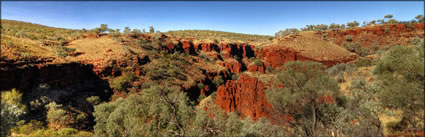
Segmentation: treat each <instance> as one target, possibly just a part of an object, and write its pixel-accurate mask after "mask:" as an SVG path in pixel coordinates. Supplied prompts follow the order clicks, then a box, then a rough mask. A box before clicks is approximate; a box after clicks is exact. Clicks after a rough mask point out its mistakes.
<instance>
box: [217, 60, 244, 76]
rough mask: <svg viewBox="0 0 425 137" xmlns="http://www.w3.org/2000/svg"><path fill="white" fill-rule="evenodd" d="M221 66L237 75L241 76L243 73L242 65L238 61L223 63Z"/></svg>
mask: <svg viewBox="0 0 425 137" xmlns="http://www.w3.org/2000/svg"><path fill="white" fill-rule="evenodd" d="M220 65H221V66H223V67H225V68H226V70H228V71H230V72H232V73H235V74H239V73H240V72H242V64H241V63H239V62H237V61H232V62H222V63H220Z"/></svg>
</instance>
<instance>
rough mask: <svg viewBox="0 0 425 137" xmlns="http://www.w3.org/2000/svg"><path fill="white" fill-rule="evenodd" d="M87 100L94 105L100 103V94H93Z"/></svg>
mask: <svg viewBox="0 0 425 137" xmlns="http://www.w3.org/2000/svg"><path fill="white" fill-rule="evenodd" d="M86 100H87V102H89V103H90V104H92V105H98V104H100V98H99V96H91V97H88V98H87V99H86Z"/></svg>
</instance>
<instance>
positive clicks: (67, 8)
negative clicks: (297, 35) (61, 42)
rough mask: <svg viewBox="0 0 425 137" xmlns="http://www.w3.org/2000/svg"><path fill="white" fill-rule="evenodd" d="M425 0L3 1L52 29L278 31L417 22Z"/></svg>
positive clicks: (15, 13) (9, 13) (4, 13)
mask: <svg viewBox="0 0 425 137" xmlns="http://www.w3.org/2000/svg"><path fill="white" fill-rule="evenodd" d="M423 5H424V1H409V2H395V1H382V2H370V1H362V2H360V1H357V2H353V1H351V2H348V1H339V2H336V1H333V2H331V1H327V2H325V1H321V2H311V1H309V2H307V1H301V2H296V1H274V2H271V1H269V2H259V1H246V2H244V1H233V2H224V1H209V2H207V1H203V2H202V1H192V2H190V1H174V2H165V1H161V2H147V1H136V2H118V1H109V2H108V1H99V2H93V1H92V2H84V1H73V2H63V1H62V2H60V1H49V2H4V1H2V2H1V18H2V19H12V20H20V21H26V22H32V23H37V24H43V25H47V26H52V27H61V28H72V29H81V28H86V29H91V28H95V27H97V26H99V24H108V26H109V27H110V28H119V29H121V30H122V29H123V28H124V27H126V26H128V27H130V28H132V29H133V28H138V29H143V28H145V29H146V30H148V29H147V28H148V27H149V26H151V25H152V26H154V28H155V29H157V30H160V31H163V32H165V31H168V30H183V29H204V30H205V29H207V30H220V31H228V32H238V33H248V34H263V35H274V33H275V32H277V31H278V30H281V29H285V28H301V27H304V26H305V25H308V24H330V23H339V24H343V23H346V22H349V21H354V20H357V21H358V22H363V21H370V20H374V19H382V18H383V16H384V15H386V14H393V15H394V19H397V20H403V21H407V20H412V19H414V17H415V16H416V15H418V14H423V12H424V6H423Z"/></svg>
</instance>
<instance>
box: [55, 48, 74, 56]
mask: <svg viewBox="0 0 425 137" xmlns="http://www.w3.org/2000/svg"><path fill="white" fill-rule="evenodd" d="M75 50H76V49H74V48H67V47H65V46H56V47H55V48H54V51H55V55H56V56H57V57H66V56H67V55H68V53H69V52H74V51H75Z"/></svg>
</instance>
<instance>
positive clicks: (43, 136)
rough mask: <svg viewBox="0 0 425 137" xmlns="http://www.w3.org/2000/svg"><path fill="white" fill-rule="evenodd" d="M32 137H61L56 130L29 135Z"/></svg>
mask: <svg viewBox="0 0 425 137" xmlns="http://www.w3.org/2000/svg"><path fill="white" fill-rule="evenodd" d="M29 136H30V137H59V134H58V132H57V131H56V130H54V129H39V130H37V131H35V132H33V133H31V134H30V135H29Z"/></svg>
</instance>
